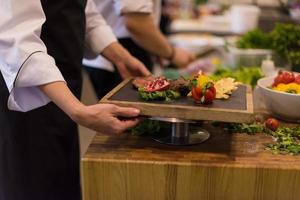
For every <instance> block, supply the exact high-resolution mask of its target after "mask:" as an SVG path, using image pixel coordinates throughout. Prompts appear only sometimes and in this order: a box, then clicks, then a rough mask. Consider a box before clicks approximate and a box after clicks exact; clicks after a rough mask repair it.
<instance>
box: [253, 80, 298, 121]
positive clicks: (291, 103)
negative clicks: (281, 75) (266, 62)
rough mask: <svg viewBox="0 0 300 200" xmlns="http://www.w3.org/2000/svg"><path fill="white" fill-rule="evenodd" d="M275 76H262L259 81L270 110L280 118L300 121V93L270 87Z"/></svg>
mask: <svg viewBox="0 0 300 200" xmlns="http://www.w3.org/2000/svg"><path fill="white" fill-rule="evenodd" d="M274 78H275V77H266V78H262V79H260V80H259V81H258V83H257V85H258V87H259V89H260V92H261V95H262V97H263V99H264V101H265V105H266V107H267V109H268V111H269V112H270V113H271V114H272V115H274V116H275V117H277V118H279V119H282V120H285V121H293V122H300V95H299V94H289V93H284V92H279V91H275V90H272V89H270V88H268V87H270V86H271V85H272V83H273V81H274Z"/></svg>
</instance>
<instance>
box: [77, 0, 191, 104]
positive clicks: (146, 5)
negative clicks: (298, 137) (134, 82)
mask: <svg viewBox="0 0 300 200" xmlns="http://www.w3.org/2000/svg"><path fill="white" fill-rule="evenodd" d="M94 2H95V3H96V6H97V9H98V11H99V13H101V14H102V15H103V17H104V18H105V19H106V21H107V23H108V24H109V25H110V26H111V27H112V29H113V31H114V33H115V35H116V37H117V38H118V40H119V42H120V43H121V44H122V45H123V46H124V47H125V48H126V49H127V50H128V51H129V52H130V53H131V54H132V55H133V56H135V57H136V58H138V59H139V60H140V61H142V62H143V63H144V64H145V65H146V67H147V68H148V69H149V70H152V69H153V57H152V56H157V57H159V58H163V59H167V60H169V61H170V63H172V64H173V65H175V66H176V67H177V68H181V67H184V66H186V65H187V64H188V63H190V62H191V61H193V59H194V56H193V55H192V54H190V53H188V52H187V51H185V50H183V49H181V48H174V47H173V46H171V45H170V43H169V42H168V40H167V38H166V37H165V36H164V35H163V34H162V32H161V31H160V30H159V26H158V24H159V21H160V16H161V0H135V1H132V0H119V1H116V0H113V1H112V0H94ZM83 64H84V65H85V66H86V69H87V71H88V73H89V76H90V78H91V81H92V83H93V86H94V88H95V90H96V93H97V96H98V97H99V98H101V97H103V96H104V95H105V94H106V93H107V92H109V91H110V90H111V89H112V88H113V87H115V86H116V85H117V84H118V83H119V82H120V81H121V75H122V74H121V75H120V74H119V73H118V72H116V71H115V69H114V65H113V64H112V63H111V62H109V61H108V60H107V59H105V58H104V57H102V56H98V57H97V58H94V59H84V61H83Z"/></svg>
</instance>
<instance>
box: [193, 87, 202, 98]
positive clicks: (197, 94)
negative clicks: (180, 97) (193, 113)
mask: <svg viewBox="0 0 300 200" xmlns="http://www.w3.org/2000/svg"><path fill="white" fill-rule="evenodd" d="M192 97H193V99H194V100H195V101H200V100H201V97H202V89H201V88H200V87H193V89H192Z"/></svg>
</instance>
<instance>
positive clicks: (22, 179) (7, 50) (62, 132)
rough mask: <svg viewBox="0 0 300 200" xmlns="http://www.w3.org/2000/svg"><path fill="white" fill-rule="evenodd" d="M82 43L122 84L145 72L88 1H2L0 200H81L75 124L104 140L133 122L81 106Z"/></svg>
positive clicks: (114, 111) (109, 108)
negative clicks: (111, 66) (101, 135)
mask: <svg viewBox="0 0 300 200" xmlns="http://www.w3.org/2000/svg"><path fill="white" fill-rule="evenodd" d="M85 45H86V46H88V47H89V49H90V50H92V51H93V52H94V53H95V54H101V55H103V56H104V57H105V58H107V59H108V60H110V61H111V62H112V63H114V65H115V66H116V67H117V69H118V70H119V71H120V73H121V74H122V75H123V77H124V78H125V77H128V76H147V75H149V74H150V72H149V71H148V70H147V69H146V68H145V66H144V65H143V64H142V63H141V62H139V61H138V60H137V59H135V58H133V57H132V56H131V55H130V53H128V51H127V50H125V49H124V48H123V47H122V46H121V45H120V44H119V43H118V42H117V40H116V38H115V36H114V35H113V32H112V30H111V29H110V27H109V26H107V24H106V23H105V21H104V20H103V18H102V17H101V16H100V15H99V14H98V12H97V10H96V8H95V5H94V3H93V2H92V1H91V0H87V1H86V0H41V1H37V0H29V1H26V2H23V1H20V0H2V1H1V2H0V70H1V73H0V199H1V200H66V199H70V200H79V199H81V191H80V178H79V177H80V176H79V141H78V131H77V126H76V123H78V124H81V125H83V126H86V127H88V128H91V129H93V130H95V131H98V132H102V133H106V134H119V133H121V132H122V131H124V130H125V129H127V128H130V127H132V126H135V125H136V124H137V123H138V121H139V120H138V119H137V118H134V117H137V116H138V115H139V110H137V109H134V108H123V107H118V106H114V105H109V104H103V105H92V106H86V105H83V104H82V103H81V102H80V101H79V100H78V99H79V98H80V94H81V83H82V80H81V71H82V59H83V52H84V46H85ZM119 116H120V117H123V118H122V120H119V119H118V117H119ZM124 117H125V118H126V117H130V118H134V119H130V120H129V119H128V120H125V118H124ZM73 121H75V122H76V123H74V122H73Z"/></svg>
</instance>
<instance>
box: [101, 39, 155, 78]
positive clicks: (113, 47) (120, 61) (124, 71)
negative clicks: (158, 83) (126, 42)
mask: <svg viewBox="0 0 300 200" xmlns="http://www.w3.org/2000/svg"><path fill="white" fill-rule="evenodd" d="M102 55H103V56H104V57H106V58H107V59H108V60H110V61H111V62H112V63H114V65H115V66H116V67H117V69H118V71H119V73H120V75H121V76H122V78H123V79H125V78H128V77H137V76H149V75H150V74H151V73H150V72H149V70H148V69H147V68H146V67H145V65H144V64H143V63H141V62H140V61H139V60H137V59H136V58H134V57H133V56H132V55H130V53H129V52H128V51H127V50H126V49H125V48H124V47H123V46H122V45H120V44H119V43H118V42H113V43H112V44H110V45H109V46H107V47H106V48H105V49H104V50H103V51H102Z"/></svg>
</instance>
